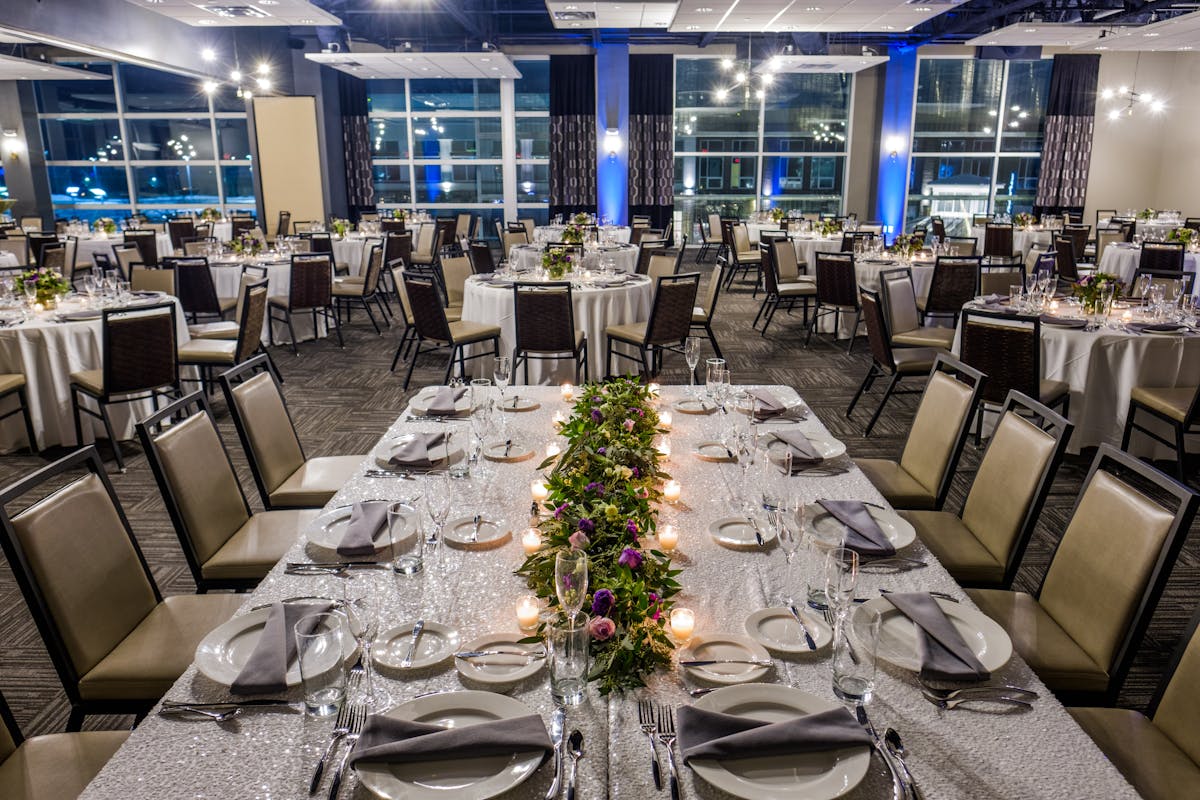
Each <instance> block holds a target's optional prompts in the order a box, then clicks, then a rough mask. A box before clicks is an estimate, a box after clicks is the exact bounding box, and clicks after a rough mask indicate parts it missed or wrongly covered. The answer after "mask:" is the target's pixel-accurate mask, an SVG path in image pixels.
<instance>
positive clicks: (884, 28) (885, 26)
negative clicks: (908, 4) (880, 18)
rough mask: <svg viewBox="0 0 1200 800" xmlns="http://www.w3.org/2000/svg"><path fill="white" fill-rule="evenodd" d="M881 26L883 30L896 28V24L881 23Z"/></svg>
mask: <svg viewBox="0 0 1200 800" xmlns="http://www.w3.org/2000/svg"><path fill="white" fill-rule="evenodd" d="M880 28H881V29H882V30H885V31H894V30H896V26H895V25H881V26H880Z"/></svg>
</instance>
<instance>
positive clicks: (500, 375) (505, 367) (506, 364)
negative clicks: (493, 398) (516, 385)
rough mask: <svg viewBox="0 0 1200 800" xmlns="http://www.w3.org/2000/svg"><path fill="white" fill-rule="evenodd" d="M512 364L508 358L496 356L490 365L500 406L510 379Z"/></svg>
mask: <svg viewBox="0 0 1200 800" xmlns="http://www.w3.org/2000/svg"><path fill="white" fill-rule="evenodd" d="M511 371H512V363H511V361H510V359H509V357H508V356H497V357H496V359H495V362H494V363H493V365H492V379H493V380H494V381H495V382H496V386H497V387H498V388H499V389H500V404H501V405H503V404H504V390H505V389H507V388H508V379H509V378H510V377H511Z"/></svg>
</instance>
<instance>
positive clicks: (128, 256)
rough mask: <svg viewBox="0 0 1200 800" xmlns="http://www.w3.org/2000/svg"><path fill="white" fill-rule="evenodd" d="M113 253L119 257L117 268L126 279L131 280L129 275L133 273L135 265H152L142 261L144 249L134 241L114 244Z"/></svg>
mask: <svg viewBox="0 0 1200 800" xmlns="http://www.w3.org/2000/svg"><path fill="white" fill-rule="evenodd" d="M113 255H114V256H115V257H116V259H117V269H119V270H120V271H121V276H122V278H123V279H124V280H129V276H130V275H132V274H133V268H134V266H137V265H141V266H146V267H149V266H150V265H149V264H146V263H145V262H144V261H142V251H141V250H140V249H139V248H138V246H137V245H136V244H134V243H133V242H130V243H128V244H114V245H113Z"/></svg>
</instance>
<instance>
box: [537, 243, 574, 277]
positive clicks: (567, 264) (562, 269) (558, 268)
mask: <svg viewBox="0 0 1200 800" xmlns="http://www.w3.org/2000/svg"><path fill="white" fill-rule="evenodd" d="M542 268H543V269H544V270H546V274H548V275H549V276H550V279H551V280H554V281H557V280H560V279H561V278H562V276H563V275H565V274H567V273H568V272H570V271H571V269H572V265H571V254H570V252H568V251H567V250H566V249H565V248H562V247H551V248H550V249H549V250H547V251H546V252H545V253H542Z"/></svg>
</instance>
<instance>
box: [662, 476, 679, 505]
mask: <svg viewBox="0 0 1200 800" xmlns="http://www.w3.org/2000/svg"><path fill="white" fill-rule="evenodd" d="M682 491H683V487H681V486H680V485H679V481H677V480H674V479H671V480H669V481H667V482H666V484H664V485H663V499H664V500H666V501H667V502H668V503H678V502H679V495H680V494H681V493H682Z"/></svg>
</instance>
